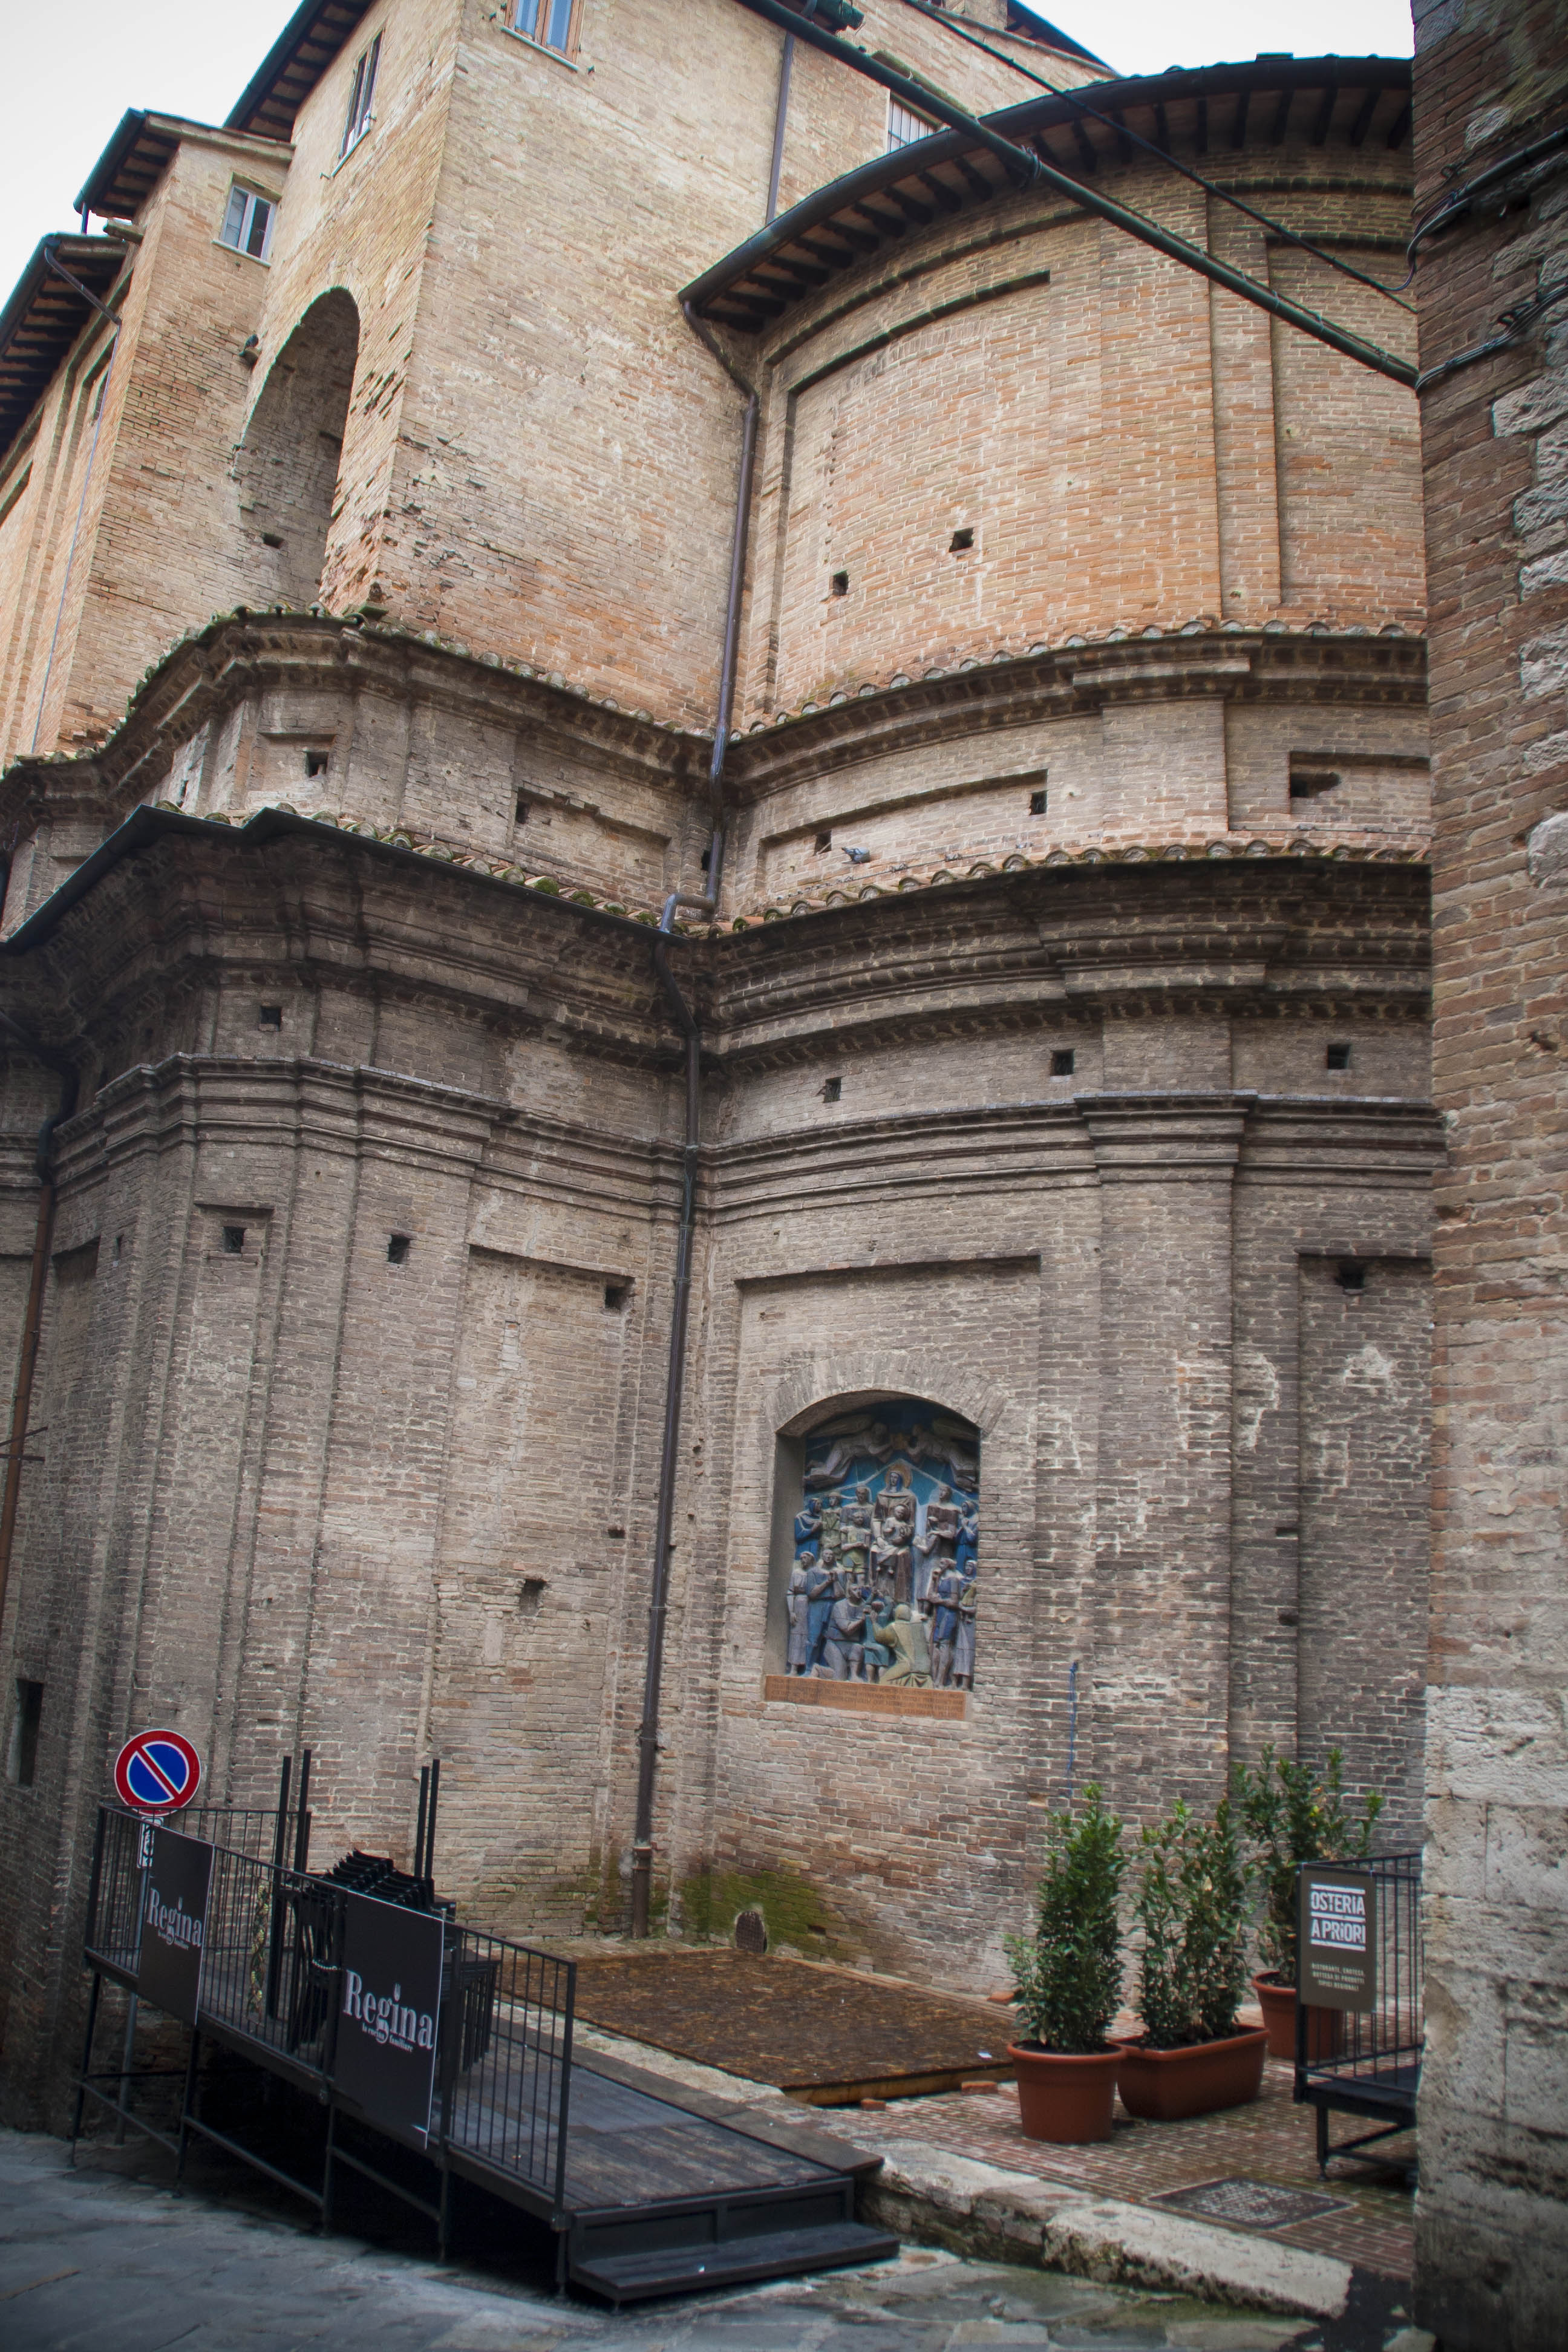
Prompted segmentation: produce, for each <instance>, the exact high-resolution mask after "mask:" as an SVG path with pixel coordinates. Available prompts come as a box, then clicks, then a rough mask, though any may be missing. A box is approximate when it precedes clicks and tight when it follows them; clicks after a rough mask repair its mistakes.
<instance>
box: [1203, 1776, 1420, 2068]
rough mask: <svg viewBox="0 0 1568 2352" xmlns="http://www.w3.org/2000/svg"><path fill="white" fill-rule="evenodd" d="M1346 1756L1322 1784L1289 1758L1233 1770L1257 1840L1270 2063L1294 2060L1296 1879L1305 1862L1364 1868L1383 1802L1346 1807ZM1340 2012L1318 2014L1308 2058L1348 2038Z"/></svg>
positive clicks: (1241, 1808) (1257, 1981) (1256, 1982)
mask: <svg viewBox="0 0 1568 2352" xmlns="http://www.w3.org/2000/svg"><path fill="white" fill-rule="evenodd" d="M1341 1763H1342V1759H1341V1752H1340V1750H1339V1749H1338V1748H1331V1749H1330V1751H1329V1759H1328V1762H1327V1765H1326V1766H1325V1768H1324V1771H1323V1777H1322V1779H1321V1780H1315V1779H1314V1778H1313V1775H1312V1772H1311V1769H1310V1767H1309V1766H1307V1765H1305V1764H1298V1763H1297V1762H1296V1761H1295V1760H1294V1759H1293V1758H1291V1757H1289V1756H1276V1754H1275V1753H1274V1750H1273V1748H1265V1749H1264V1751H1263V1753H1262V1755H1261V1757H1260V1758H1259V1759H1258V1767H1257V1769H1256V1770H1255V1771H1251V1772H1249V1771H1248V1770H1247V1767H1246V1765H1245V1764H1237V1765H1236V1766H1235V1767H1234V1768H1233V1769H1232V1774H1231V1788H1232V1792H1233V1794H1234V1796H1235V1800H1236V1806H1237V1811H1238V1812H1239V1813H1240V1815H1241V1819H1242V1822H1243V1824H1244V1826H1245V1828H1246V1830H1247V1836H1248V1838H1249V1839H1250V1840H1251V1843H1252V1845H1253V1848H1254V1852H1255V1858H1256V1862H1257V1867H1258V1877H1259V1879H1260V1881H1261V1883H1262V1889H1263V1909H1262V1915H1261V1916H1260V1918H1259V1920H1258V1958H1260V1959H1261V1960H1262V1962H1263V1969H1262V1971H1261V1972H1260V1973H1259V1974H1258V1976H1255V1977H1254V1978H1253V1979H1252V1983H1253V1990H1255V1991H1256V1993H1257V1995H1258V2001H1259V2003H1260V2004H1261V2007H1262V2010H1263V2022H1264V2025H1265V2027H1266V2028H1267V2029H1268V2054H1269V2056H1270V2057H1271V2058H1294V2057H1295V2055H1296V1872H1297V1868H1298V1865H1299V1864H1301V1863H1303V1862H1342V1863H1356V1862H1364V1861H1365V1859H1366V1856H1367V1854H1368V1853H1370V1851H1371V1848H1372V1832H1373V1826H1374V1824H1375V1822H1376V1821H1377V1817H1378V1815H1379V1813H1380V1812H1381V1811H1383V1799H1382V1798H1381V1797H1380V1796H1377V1795H1375V1794H1373V1795H1371V1796H1369V1797H1367V1799H1366V1800H1365V1801H1364V1803H1363V1806H1362V1809H1361V1811H1360V1814H1359V1816H1358V1815H1357V1814H1355V1813H1352V1811H1351V1810H1350V1808H1349V1807H1348V1806H1347V1805H1346V1804H1345V1801H1344V1796H1343V1790H1342V1770H1341ZM1342 2030H1343V2029H1342V2019H1341V2017H1340V2014H1339V2011H1337V2010H1332V2009H1318V2010H1314V2011H1312V2013H1311V2017H1310V2021H1309V2027H1308V2046H1307V2055H1308V2057H1309V2058H1331V2057H1332V2056H1333V2054H1334V2052H1335V2050H1336V2049H1337V2048H1338V2047H1339V2037H1340V2034H1341V2032H1342Z"/></svg>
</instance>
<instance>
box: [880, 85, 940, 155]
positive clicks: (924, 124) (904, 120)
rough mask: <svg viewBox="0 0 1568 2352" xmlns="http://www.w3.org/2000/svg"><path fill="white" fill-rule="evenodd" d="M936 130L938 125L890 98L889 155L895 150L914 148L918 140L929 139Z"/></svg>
mask: <svg viewBox="0 0 1568 2352" xmlns="http://www.w3.org/2000/svg"><path fill="white" fill-rule="evenodd" d="M935 129H936V124H935V123H934V122H928V121H926V119H925V116H924V115H923V114H917V113H915V111H914V110H913V108H912V107H908V106H900V103H899V101H898V100H897V99H896V98H891V97H889V100H888V153H889V155H890V154H892V152H893V151H894V150H895V148H899V147H912V146H913V145H914V143H915V141H916V140H917V139H929V138H930V137H931V132H932V131H934V130H935Z"/></svg>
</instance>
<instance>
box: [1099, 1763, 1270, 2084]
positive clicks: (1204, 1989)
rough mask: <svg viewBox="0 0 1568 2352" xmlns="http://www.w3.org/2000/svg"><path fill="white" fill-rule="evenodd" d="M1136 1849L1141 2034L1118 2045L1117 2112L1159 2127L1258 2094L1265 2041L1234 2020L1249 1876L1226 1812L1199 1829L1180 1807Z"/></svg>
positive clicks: (1242, 1971) (1243, 1980) (1225, 1802)
mask: <svg viewBox="0 0 1568 2352" xmlns="http://www.w3.org/2000/svg"><path fill="white" fill-rule="evenodd" d="M1141 1843H1142V1855H1143V1868H1142V1875H1141V1877H1140V1880H1139V1885H1138V1899H1137V1903H1136V1905H1135V1906H1134V1907H1135V1910H1136V1913H1137V1916H1138V1920H1139V1923H1140V1925H1141V1926H1142V1930H1143V1952H1142V1960H1141V1962H1140V1965H1139V2009H1140V2012H1141V2014H1142V2020H1143V2032H1142V2035H1141V2036H1140V2037H1139V2039H1138V2040H1137V2041H1136V2042H1123V2043H1122V2045H1121V2065H1120V2067H1119V2068H1118V2070H1117V2084H1118V2088H1119V2089H1120V2091H1121V2104H1122V2105H1123V2106H1124V2107H1125V2108H1126V2110H1127V2112H1128V2114H1129V2115H1131V2116H1145V2117H1147V2118H1148V2119H1149V2120H1151V2121H1152V2122H1156V2123H1174V2122H1177V2121H1178V2120H1179V2119H1180V2118H1181V2117H1182V2116H1206V2115H1212V2114H1213V2113H1214V2112H1215V2109H1217V2108H1220V2107H1238V2106H1241V2105H1245V2104H1246V2102H1247V2100H1248V2099H1255V2098H1256V2097H1257V2096H1258V2092H1259V2090H1260V2089H1261V2088H1262V2084H1263V2058H1264V2051H1265V2047H1266V2044H1267V2042H1268V2036H1267V2034H1266V2033H1264V2032H1263V2031H1262V2029H1261V2028H1260V2027H1252V2028H1250V2029H1247V2030H1243V2029H1241V2028H1239V2027H1238V2026H1237V2020H1236V2012H1237V2008H1238V2006H1239V2005H1240V2001H1241V1998H1242V1995H1243V1994H1244V1993H1245V1991H1246V1990H1247V1895H1248V1890H1249V1886H1250V1883H1251V1872H1250V1870H1249V1869H1248V1867H1247V1864H1246V1863H1245V1862H1244V1861H1243V1859H1242V1855H1241V1848H1240V1844H1239V1842H1238V1839H1237V1822H1236V1819H1235V1816H1234V1813H1233V1812H1232V1810H1231V1804H1230V1800H1229V1799H1228V1797H1226V1798H1222V1799H1221V1800H1220V1803H1219V1806H1218V1808H1217V1810H1216V1811H1215V1817H1214V1819H1213V1821H1212V1822H1205V1821H1201V1820H1200V1819H1199V1818H1198V1816H1197V1815H1196V1814H1194V1813H1193V1812H1192V1811H1189V1809H1188V1807H1187V1806H1186V1805H1185V1804H1184V1803H1183V1802H1182V1801H1181V1800H1180V1799H1179V1798H1178V1800H1177V1801H1176V1803H1175V1804H1174V1806H1173V1808H1172V1810H1171V1812H1170V1814H1169V1816H1168V1817H1167V1818H1166V1819H1165V1820H1164V1821H1163V1822H1159V1823H1157V1824H1156V1825H1155V1826H1154V1827H1152V1828H1151V1829H1146V1830H1145V1831H1144V1832H1143V1834H1142V1841H1141Z"/></svg>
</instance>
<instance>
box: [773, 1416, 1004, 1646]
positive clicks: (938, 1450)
mask: <svg viewBox="0 0 1568 2352" xmlns="http://www.w3.org/2000/svg"><path fill="white" fill-rule="evenodd" d="M980 1444H981V1432H980V1429H979V1427H978V1426H977V1425H976V1423H974V1422H973V1421H972V1420H970V1419H969V1418H968V1417H967V1416H966V1415H965V1414H963V1413H961V1412H956V1411H954V1410H953V1409H952V1407H950V1406H948V1405H945V1404H942V1403H941V1402H937V1401H936V1400H934V1399H932V1398H931V1397H921V1396H912V1395H910V1394H907V1393H904V1392H901V1391H885V1390H861V1391H852V1392H849V1393H840V1394H838V1395H837V1396H834V1397H831V1398H827V1399H826V1400H823V1401H821V1402H817V1403H816V1404H814V1405H812V1406H809V1407H808V1408H806V1409H805V1411H803V1412H797V1413H795V1415H794V1416H793V1417H792V1418H791V1419H790V1420H789V1421H787V1422H785V1423H784V1424H783V1425H782V1426H781V1427H780V1429H779V1430H778V1433H777V1437H776V1444H775V1453H774V1471H773V1539H772V1545H771V1571H770V1574H769V1578H768V1624H767V1633H766V1639H765V1643H764V1656H765V1661H766V1665H767V1669H768V1671H769V1672H770V1673H771V1674H775V1675H779V1674H782V1675H785V1676H790V1677H795V1678H798V1679H802V1680H804V1679H827V1680H833V1681H840V1682H851V1683H862V1684H864V1685H868V1686H870V1685H876V1684H879V1683H886V1684H888V1685H891V1686H893V1687H897V1688H906V1689H931V1688H937V1689H942V1688H950V1689H957V1690H966V1689H970V1688H972V1687H973V1675H974V1671H975V1660H976V1656H977V1654H978V1651H979V1648H980V1645H981V1641H982V1634H981V1625H980V1572H979V1561H980V1545H981V1528H980ZM857 1621H858V1622H857Z"/></svg>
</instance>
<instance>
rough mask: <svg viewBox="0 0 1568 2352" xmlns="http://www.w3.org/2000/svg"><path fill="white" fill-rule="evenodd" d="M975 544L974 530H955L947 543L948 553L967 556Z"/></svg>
mask: <svg viewBox="0 0 1568 2352" xmlns="http://www.w3.org/2000/svg"><path fill="white" fill-rule="evenodd" d="M973 544H974V533H973V530H967V529H965V530H955V531H954V532H953V534H952V538H951V539H950V540H949V541H948V542H947V551H948V553H949V554H950V555H967V554H968V552H969V551H970V549H971V548H972V547H973Z"/></svg>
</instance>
